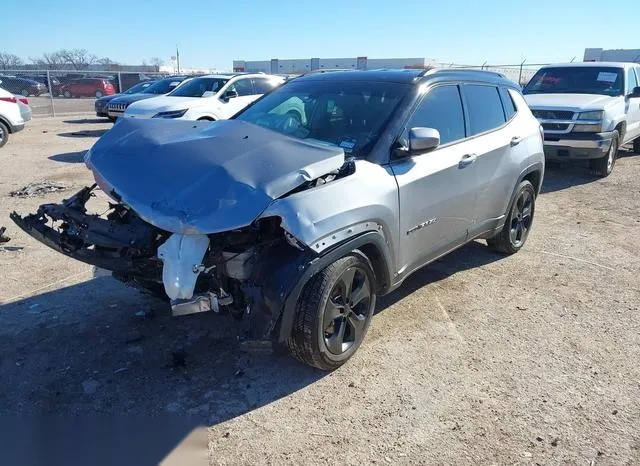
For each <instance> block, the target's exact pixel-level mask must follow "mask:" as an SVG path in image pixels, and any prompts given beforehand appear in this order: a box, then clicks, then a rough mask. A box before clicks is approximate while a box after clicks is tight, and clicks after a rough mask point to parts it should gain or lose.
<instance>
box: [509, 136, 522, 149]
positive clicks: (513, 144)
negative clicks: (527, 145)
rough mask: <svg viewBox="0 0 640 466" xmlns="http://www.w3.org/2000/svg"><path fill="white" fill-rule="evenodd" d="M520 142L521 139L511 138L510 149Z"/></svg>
mask: <svg viewBox="0 0 640 466" xmlns="http://www.w3.org/2000/svg"><path fill="white" fill-rule="evenodd" d="M521 141H522V138H520V137H518V136H514V137H512V138H511V147H513V146H517V145H518V144H520V142H521Z"/></svg>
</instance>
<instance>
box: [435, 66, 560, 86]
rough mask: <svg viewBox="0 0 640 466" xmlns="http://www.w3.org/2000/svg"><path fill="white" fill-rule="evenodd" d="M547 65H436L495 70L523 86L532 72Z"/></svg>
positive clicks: (534, 72) (531, 75)
mask: <svg viewBox="0 0 640 466" xmlns="http://www.w3.org/2000/svg"><path fill="white" fill-rule="evenodd" d="M545 65H547V63H538V64H525V63H520V64H517V65H487V64H483V65H460V64H456V63H439V64H438V66H442V67H449V68H472V69H479V70H487V71H495V72H496V73H500V74H503V75H505V76H506V77H507V78H508V79H510V80H512V81H515V82H516V83H518V84H519V85H520V86H525V85H526V84H527V83H528V82H529V80H530V79H531V78H532V77H533V75H534V74H536V72H537V71H538V70H539V69H540V67H542V66H545Z"/></svg>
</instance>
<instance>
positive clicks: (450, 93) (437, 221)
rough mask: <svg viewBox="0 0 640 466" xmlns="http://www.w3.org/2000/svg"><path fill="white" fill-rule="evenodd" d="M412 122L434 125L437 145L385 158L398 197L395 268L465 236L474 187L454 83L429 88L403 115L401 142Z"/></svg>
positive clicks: (414, 264)
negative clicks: (405, 118)
mask: <svg viewBox="0 0 640 466" xmlns="http://www.w3.org/2000/svg"><path fill="white" fill-rule="evenodd" d="M415 127H425V128H434V129H437V130H438V131H439V132H440V146H439V147H437V148H436V149H435V150H433V151H431V152H427V153H424V154H419V155H413V156H407V157H403V158H399V159H396V160H393V161H392V163H391V169H392V170H393V173H394V175H395V177H396V181H397V183H398V190H399V201H400V238H401V239H400V251H399V254H398V255H399V264H398V266H399V267H398V269H399V271H400V273H410V272H412V271H413V270H415V269H416V268H418V267H421V266H422V265H424V264H425V263H427V262H429V261H431V260H433V259H435V258H437V257H438V256H440V255H442V254H444V253H446V252H448V251H449V250H451V249H453V248H455V247H456V246H459V245H460V244H462V243H464V242H465V241H466V239H467V230H468V228H469V226H470V224H471V219H472V218H473V209H474V206H475V196H476V190H477V186H476V185H477V179H476V178H477V177H476V171H475V165H474V161H473V158H472V157H470V155H471V154H472V153H473V152H474V147H473V145H472V144H471V142H470V141H469V140H467V139H466V131H465V118H464V111H463V107H462V100H461V97H460V91H459V87H458V86H457V85H455V84H446V85H439V86H437V87H434V88H432V89H431V90H429V91H428V92H427V94H426V95H425V96H424V97H423V99H422V101H421V102H420V103H419V104H418V106H417V107H416V109H415V111H414V112H413V114H412V115H411V117H409V120H408V122H407V123H406V125H405V128H404V130H403V133H402V135H401V136H400V138H399V141H400V144H401V145H405V146H406V140H407V135H408V132H409V130H410V129H411V128H415Z"/></svg>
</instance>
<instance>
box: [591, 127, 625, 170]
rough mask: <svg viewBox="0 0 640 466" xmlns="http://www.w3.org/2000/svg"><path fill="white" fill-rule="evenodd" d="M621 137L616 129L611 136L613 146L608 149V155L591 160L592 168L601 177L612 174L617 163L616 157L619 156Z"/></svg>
mask: <svg viewBox="0 0 640 466" xmlns="http://www.w3.org/2000/svg"><path fill="white" fill-rule="evenodd" d="M619 138H620V136H619V135H618V131H614V132H613V137H612V138H611V146H610V147H609V150H608V151H607V155H605V156H604V157H601V158H599V159H593V160H591V161H590V162H589V164H590V166H591V170H592V171H593V173H594V174H595V175H597V176H599V177H601V178H605V177H607V176H609V175H611V172H612V171H613V167H614V165H615V164H616V159H617V158H618V143H619Z"/></svg>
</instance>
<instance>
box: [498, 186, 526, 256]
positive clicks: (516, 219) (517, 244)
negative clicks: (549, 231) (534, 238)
mask: <svg viewBox="0 0 640 466" xmlns="http://www.w3.org/2000/svg"><path fill="white" fill-rule="evenodd" d="M535 207H536V190H535V189H534V187H533V185H532V184H531V182H530V181H528V180H524V181H522V182H521V183H520V184H519V185H518V188H517V189H516V192H515V194H514V196H513V199H511V204H509V214H508V215H507V219H506V221H505V223H504V227H502V230H501V231H500V233H498V234H497V235H496V236H494V237H493V238H489V239H488V240H487V244H488V245H489V247H490V248H492V249H494V250H496V251H498V252H502V253H504V254H515V253H516V252H518V251H519V250H520V249H522V247H523V246H524V244H525V243H526V241H527V238H528V237H529V232H530V231H531V227H532V226H533V215H534V213H535Z"/></svg>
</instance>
